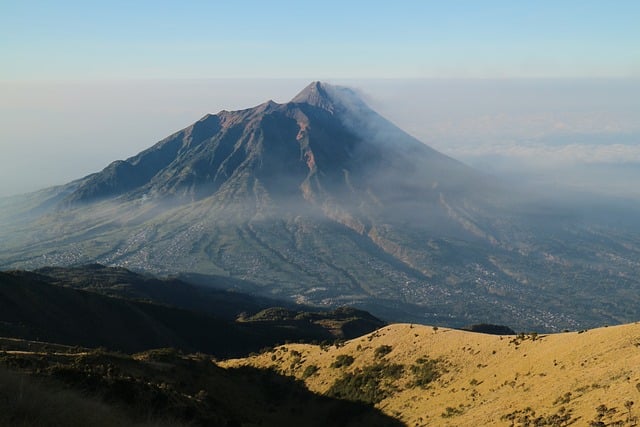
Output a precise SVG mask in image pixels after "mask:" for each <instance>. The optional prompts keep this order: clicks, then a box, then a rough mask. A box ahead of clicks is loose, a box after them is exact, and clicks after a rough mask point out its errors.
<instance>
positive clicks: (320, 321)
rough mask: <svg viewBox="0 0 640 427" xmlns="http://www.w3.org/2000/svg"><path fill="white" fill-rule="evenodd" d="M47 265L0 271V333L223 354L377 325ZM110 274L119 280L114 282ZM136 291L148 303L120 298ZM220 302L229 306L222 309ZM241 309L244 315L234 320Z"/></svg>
mask: <svg viewBox="0 0 640 427" xmlns="http://www.w3.org/2000/svg"><path fill="white" fill-rule="evenodd" d="M52 270H55V272H56V273H57V274H58V276H62V277H64V279H63V280H60V279H59V278H53V277H49V276H43V275H42V274H34V273H29V272H20V271H16V272H9V273H2V272H0V336H5V337H14V338H20V339H28V340H42V341H48V342H55V343H61V344H67V345H81V346H88V347H99V346H103V347H106V348H109V349H113V350H119V351H126V352H135V351H142V350H146V349H150V348H159V347H175V348H178V349H181V350H184V351H191V352H196V351H200V352H207V353H210V354H213V355H215V356H218V357H228V356H230V355H236V356H237V355H242V354H248V353H250V352H253V351H258V350H259V349H261V348H263V347H266V346H272V345H275V344H278V343H283V342H286V341H306V342H310V341H317V342H320V341H333V340H335V339H340V338H348V337H354V336H357V335H359V334H362V333H365V332H368V331H372V330H374V329H376V328H377V327H380V326H381V325H382V324H384V323H383V322H382V321H380V320H379V319H376V318H375V317H373V316H371V315H370V314H368V313H366V312H361V311H357V310H353V309H349V308H341V309H337V310H334V311H332V312H309V311H307V312H305V311H302V310H299V311H293V310H291V309H290V310H286V309H284V308H280V309H278V310H275V309H273V308H271V309H270V311H265V310H264V305H262V304H263V303H257V304H256V302H255V301H251V299H249V298H247V299H249V301H250V302H249V303H246V302H245V301H244V300H243V299H242V298H241V297H240V296H237V295H236V296H235V297H234V296H229V295H228V294H226V293H222V292H209V291H208V290H206V289H205V290H198V289H193V288H191V289H190V288H189V285H187V284H184V283H180V282H178V281H173V282H169V283H163V282H162V281H160V280H157V279H152V278H145V279H146V280H143V278H141V277H139V276H137V275H135V274H134V273H131V272H126V271H122V270H121V269H107V268H104V267H103V268H101V269H100V270H101V271H100V272H99V273H98V274H93V275H90V276H88V277H87V276H83V273H84V274H86V273H87V270H90V271H94V272H95V271H96V268H95V266H94V268H93V269H88V268H85V269H73V270H68V271H60V270H58V269H52ZM43 271H44V270H43ZM107 275H109V276H110V277H112V278H113V277H114V276H115V277H116V281H115V282H109V281H108V280H105V278H104V277H105V276H107ZM118 275H120V278H122V277H123V276H127V278H126V280H118V279H117V277H118ZM101 276H102V277H101ZM49 282H53V283H57V284H56V285H53V284H50V283H49ZM88 283H90V284H91V286H87V284H88ZM149 285H151V288H149V287H148V286H149ZM70 286H74V287H79V288H84V289H92V290H93V292H87V291H84V290H77V289H71V288H70ZM98 292H100V293H98ZM101 293H106V294H112V295H115V296H118V298H112V297H107V296H105V295H102V294H101ZM176 293H178V294H180V295H179V297H178V298H175V301H174V302H173V303H172V304H171V305H169V304H168V301H166V300H165V299H166V298H167V296H169V297H170V296H172V295H175V294H176ZM142 295H145V296H146V298H145V299H148V297H152V298H153V299H152V302H148V301H146V302H142V301H136V300H131V299H124V298H123V296H128V297H134V298H135V297H136V296H142ZM225 303H226V305H228V306H230V307H227V308H225V309H222V308H221V307H223V306H224V305H225ZM233 307H235V308H236V310H241V309H253V310H252V311H250V312H249V313H245V312H244V311H243V312H242V313H240V312H237V313H235V314H236V315H235V316H234V315H233V313H234V312H233V311H229V310H232V308H233ZM241 314H242V316H243V317H244V318H243V319H242V320H241V321H236V317H240V315H241ZM269 314H270V315H269ZM250 316H253V317H250Z"/></svg>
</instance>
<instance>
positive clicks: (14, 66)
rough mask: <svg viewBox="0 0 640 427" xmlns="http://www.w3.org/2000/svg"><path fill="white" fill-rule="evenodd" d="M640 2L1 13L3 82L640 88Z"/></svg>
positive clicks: (188, 5) (45, 4)
mask: <svg viewBox="0 0 640 427" xmlns="http://www.w3.org/2000/svg"><path fill="white" fill-rule="evenodd" d="M638 17H640V2H639V1H637V0H615V1H606V0H597V1H592V0H536V1H513V0H502V1H495V0H482V1H478V0H467V1H463V0H451V1H449V0H447V1H440V0H433V1H429V0H415V1H402V0H398V1H389V0H384V1H377V0H366V1H359V0H350V1H345V0H340V1H336V0H323V1H282V0H280V1H279V0H270V1H263V0H253V1H251V0H235V1H214V0H207V1H189V0H185V1H162V0H153V1H147V0H136V1H120V0H112V1H103V2H94V1H85V0H79V1H65V0H60V1H50V0H41V1H32V0H20V1H11V0H1V1H0V58H1V59H0V60H1V61H2V66H1V67H0V80H16V79H17V80H22V79H45V80H50V79H64V80H67V79H70V80H75V79H120V78H124V79H129V78H143V79H146V78H214V77H253V78H264V77H277V78H290V77H305V78H323V79H326V78H343V77H353V78H365V77H387V78H406V77H414V78H415V77H559V76H562V77H594V76H606V77H611V76H618V77H619V76H625V77H629V76H638V77H640V25H638Z"/></svg>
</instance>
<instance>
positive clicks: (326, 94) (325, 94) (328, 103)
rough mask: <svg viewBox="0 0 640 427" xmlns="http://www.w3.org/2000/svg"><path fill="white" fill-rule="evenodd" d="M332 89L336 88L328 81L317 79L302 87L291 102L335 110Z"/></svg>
mask: <svg viewBox="0 0 640 427" xmlns="http://www.w3.org/2000/svg"><path fill="white" fill-rule="evenodd" d="M332 89H335V88H334V87H333V86H331V85H329V84H327V83H323V82H320V81H315V82H312V83H311V84H309V85H308V86H307V87H305V88H304V89H302V91H301V92H300V93H298V94H297V95H296V96H295V97H294V98H293V99H292V100H291V102H293V103H299V104H309V105H313V106H315V107H320V108H323V109H325V110H328V111H330V112H333V111H334V108H335V105H334V100H333V99H332V97H331V95H330V92H331V91H332Z"/></svg>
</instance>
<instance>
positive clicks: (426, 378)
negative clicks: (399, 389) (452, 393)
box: [411, 357, 442, 388]
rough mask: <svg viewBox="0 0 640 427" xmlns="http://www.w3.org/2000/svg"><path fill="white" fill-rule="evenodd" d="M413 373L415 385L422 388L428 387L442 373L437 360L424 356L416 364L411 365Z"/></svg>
mask: <svg viewBox="0 0 640 427" xmlns="http://www.w3.org/2000/svg"><path fill="white" fill-rule="evenodd" d="M411 373H412V374H413V385H414V386H418V387H420V388H427V386H428V385H429V384H430V383H431V382H433V381H435V380H436V379H438V377H440V375H441V374H442V372H441V368H440V366H439V363H438V361H437V360H434V359H427V358H423V357H421V358H420V359H418V360H416V364H415V365H413V366H411Z"/></svg>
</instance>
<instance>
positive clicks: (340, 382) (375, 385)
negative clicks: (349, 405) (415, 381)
mask: <svg viewBox="0 0 640 427" xmlns="http://www.w3.org/2000/svg"><path fill="white" fill-rule="evenodd" d="M403 370H404V368H403V366H402V365H397V364H391V365H389V364H382V363H381V364H377V365H373V366H367V367H365V368H364V369H362V370H358V371H355V372H352V373H346V374H345V375H343V376H342V377H341V378H338V379H337V380H336V381H335V382H334V383H333V385H332V386H331V388H330V389H329V390H328V391H327V395H328V396H330V397H335V398H338V399H346V400H351V401H356V402H364V403H368V404H375V403H378V402H380V401H381V400H383V399H384V398H386V397H387V396H389V394H390V393H391V390H392V387H390V386H389V384H385V383H386V382H389V381H386V382H385V381H384V380H394V379H398V378H400V376H401V375H402V372H403Z"/></svg>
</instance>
